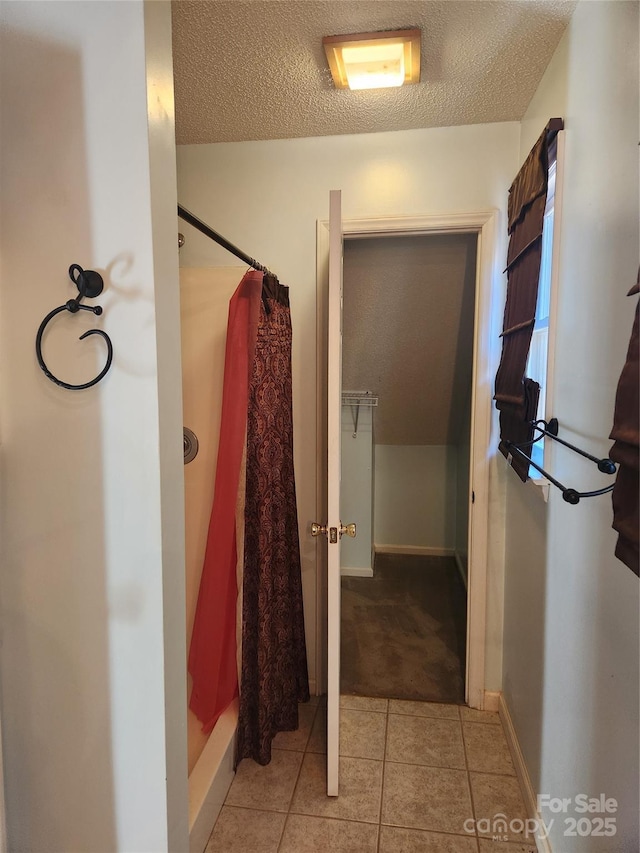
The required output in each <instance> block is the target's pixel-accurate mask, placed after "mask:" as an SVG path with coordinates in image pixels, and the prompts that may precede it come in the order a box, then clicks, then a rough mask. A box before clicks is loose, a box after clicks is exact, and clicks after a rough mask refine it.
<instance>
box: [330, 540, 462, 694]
mask: <svg viewBox="0 0 640 853" xmlns="http://www.w3.org/2000/svg"><path fill="white" fill-rule="evenodd" d="M465 631H466V591H465V588H464V585H463V583H462V580H461V578H460V574H459V572H458V570H457V567H456V563H455V560H454V559H453V557H414V556H405V555H398V554H376V558H375V564H374V576H373V577H372V578H343V579H342V654H341V679H340V680H341V692H342V693H348V694H355V695H361V696H383V697H387V698H393V699H413V700H420V701H429V702H457V703H463V702H464V672H465V669H464V668H465Z"/></svg>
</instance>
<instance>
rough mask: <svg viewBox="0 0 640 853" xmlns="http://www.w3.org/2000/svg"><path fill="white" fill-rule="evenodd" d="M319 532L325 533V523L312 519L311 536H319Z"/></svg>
mask: <svg viewBox="0 0 640 853" xmlns="http://www.w3.org/2000/svg"><path fill="white" fill-rule="evenodd" d="M321 533H324V534H325V536H326V535H327V525H326V524H318V522H317V521H314V522H313V523H312V525H311V535H312V536H320V534H321Z"/></svg>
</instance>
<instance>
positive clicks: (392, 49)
mask: <svg viewBox="0 0 640 853" xmlns="http://www.w3.org/2000/svg"><path fill="white" fill-rule="evenodd" d="M420 37H421V33H420V30H395V31H392V32H384V33H354V34H352V35H346V36H325V38H323V39H322V44H323V46H324V50H325V53H326V54H327V60H328V62H329V68H330V69H331V76H332V77H333V82H334V83H335V86H336V89H383V88H387V87H390V86H402V85H405V84H407V83H419V82H420Z"/></svg>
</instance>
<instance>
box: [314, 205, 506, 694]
mask: <svg viewBox="0 0 640 853" xmlns="http://www.w3.org/2000/svg"><path fill="white" fill-rule="evenodd" d="M497 219H498V211H497V210H496V209H488V210H487V209H485V210H478V211H471V212H465V213H446V214H435V215H425V216H395V217H381V218H375V219H346V220H343V234H344V239H345V240H348V239H350V238H355V237H374V236H384V235H395V236H406V235H426V234H460V233H476V234H477V235H478V253H477V260H476V294H475V316H474V346H473V384H472V398H471V458H470V477H469V519H470V523H469V572H468V576H469V579H468V583H469V589H468V594H467V665H466V684H465V699H466V702H467V704H468V705H469V706H470V707H471V708H480V709H482V708H483V707H484V694H485V647H486V610H487V549H488V538H489V537H488V526H489V462H490V459H491V457H492V456H493V455H494V454H493V452H492V449H491V444H490V439H491V417H492V408H493V402H492V400H493V379H494V372H495V371H494V367H495V365H493V363H492V360H491V358H490V353H491V351H492V348H494V345H495V341H493V342H492V340H491V334H492V316H493V309H494V305H493V304H492V299H493V298H495V296H494V295H495V294H496V293H497V292H498V291H500V288H496V287H494V280H495V278H496V275H497V265H496V261H497V257H496V249H497V227H496V224H497ZM328 261H329V223H328V221H318V224H317V254H316V263H317V269H316V275H317V291H316V293H317V327H316V331H317V377H316V379H317V412H318V418H317V428H316V459H317V478H316V482H317V489H316V518H317V519H319V518H320V516H321V515H322V514H323V512H325V509H324V508H325V507H326V483H325V480H326V473H325V472H326V470H327V468H326V460H327V439H326V423H327V419H326V411H327V387H326V381H327V380H326V364H327V355H328V353H327V287H328ZM500 294H501V291H500ZM472 494H473V497H474V501H473V504H472V503H471V500H472ZM325 552H326V549H323V548H322V547H320V546H319V545H318V544H316V560H317V563H316V565H317V572H316V626H317V636H316V673H317V685H318V692H323V691H324V690H325V689H326V677H327V659H326V658H327V641H326V625H327V585H326V580H327V567H326V559H325Z"/></svg>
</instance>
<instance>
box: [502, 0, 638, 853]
mask: <svg viewBox="0 0 640 853" xmlns="http://www.w3.org/2000/svg"><path fill="white" fill-rule="evenodd" d="M638 102H639V93H638V4H637V3H627V2H617V3H600V2H583V3H580V4H579V5H578V7H577V9H576V11H575V13H574V16H573V19H572V21H571V23H570V25H569V28H568V30H567V32H566V34H565V36H564V38H563V40H562V41H561V43H560V45H559V47H558V49H557V52H556V54H555V56H554V58H553V60H552V62H551V64H550V66H549V68H548V70H547V72H546V75H545V77H544V79H543V81H542V83H541V85H540V87H539V89H538V91H537V93H536V95H535V97H534V99H533V101H532V102H531V105H530V107H529V110H528V112H527V115H526V116H525V120H524V122H523V126H522V141H521V151H520V155H521V159H524V156H525V155H526V153H527V151H528V150H529V148H530V147H531V145H532V144H533V142H534V141H535V138H536V137H537V136H538V134H539V133H540V131H541V130H542V128H543V126H544V124H545V123H546V121H547V120H548V119H549V118H550V117H551V116H556V115H557V116H564V118H565V127H566V162H565V177H564V211H563V215H562V223H561V227H562V232H561V247H560V288H559V305H558V321H557V349H556V367H555V375H554V378H553V393H554V400H555V403H554V411H553V414H554V415H556V416H557V417H558V418H559V421H560V429H561V434H562V435H563V436H565V437H566V438H567V439H568V440H569V441H573V442H575V443H576V444H577V445H579V446H581V447H584V448H586V449H587V450H590V451H591V452H592V453H595V454H597V455H604V454H606V452H607V450H608V448H609V447H610V444H611V442H610V441H609V440H608V439H607V436H608V434H609V431H610V430H611V425H612V418H613V405H614V395H615V389H616V384H617V380H618V376H619V374H620V370H621V368H622V365H623V363H624V360H625V355H626V349H627V345H628V341H629V335H630V331H631V325H632V321H633V312H634V310H635V298H634V299H627V298H626V297H625V294H626V292H627V290H628V289H629V288H630V287H631V285H632V284H633V283H634V281H635V278H636V275H637V270H638V260H639V244H638V219H639V211H638ZM552 449H553V453H552V458H551V461H550V465H549V467H550V469H551V470H552V471H553V472H554V473H555V475H556V476H557V477H558V479H559V480H560V481H562V482H564V483H566V484H568V485H570V486H573V487H576V488H579V489H589V488H596V487H598V486H600V485H603V484H604V482H605V478H603V476H602V475H600V474H598V472H597V471H596V469H595V467H594V466H593V465H591V464H589V463H588V462H586V461H585V460H584V459H580V458H579V457H577V456H576V455H575V454H572V453H570V452H569V451H566V450H564V449H561V448H557V447H554V448H552ZM507 497H508V500H507V523H508V527H507V530H508V532H507V547H506V588H505V638H504V645H505V655H504V690H505V696H506V699H507V701H508V704H509V707H510V709H511V712H512V715H513V718H514V722H515V726H516V730H517V734H518V738H519V740H520V744H521V746H522V748H523V751H524V754H525V759H526V761H527V765H528V769H529V772H530V774H531V777H532V782H533V784H534V787H535V788H536V790H537V791H538V792H541V793H547V794H551V795H553V796H557V797H573V796H575V794H576V793H578V792H583V793H587V794H589V795H593V796H597V795H599V794H600V793H602V792H604V793H606V795H607V796H609V797H614V798H616V799H617V800H618V803H619V809H618V812H617V814H616V815H615V817H616V821H617V835H616V837H615V839H607V838H597V837H588V838H585V837H583V838H580V837H577V838H571V837H567V836H564V835H563V829H564V824H563V821H562V819H558V818H559V816H558V815H556V818H557V819H556V823H555V827H554V829H553V832H552V836H551V844H552V847H553V849H554V850H558V851H563V853H571V851H579V853H591V852H592V851H610V850H612V849H616V850H635V849H637V846H638V775H639V774H638V731H639V719H638V641H639V631H638V613H639V608H638V579H637V578H636V577H635V576H634V575H633V574H632V572H631V571H630V570H629V569H628V568H627V567H626V566H625V565H624V564H623V563H621V562H620V561H619V560H617V559H616V558H615V557H614V548H615V535H614V533H613V531H612V530H611V521H612V512H611V500H610V497H609V496H604V497H598V498H591V499H588V500H584V501H582V502H581V503H580V504H579V505H577V506H570V505H568V504H566V503H565V502H563V501H562V498H561V495H560V493H559V492H558V491H557V490H556V489H554V488H553V487H552V488H551V494H550V499H549V504H548V505H545V504H543V503H542V501H541V500H540V499H539V496H538V495H537V493H536V490H535V488H532V487H529V486H523V485H522V484H521V483H520V482H519V481H518V480H517V478H515V476H510V477H509V481H508V496H507ZM546 816H547V817H551V816H552V815H550V814H548V813H547V815H546ZM562 817H563V816H560V818H562ZM591 817H593V815H591Z"/></svg>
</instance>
